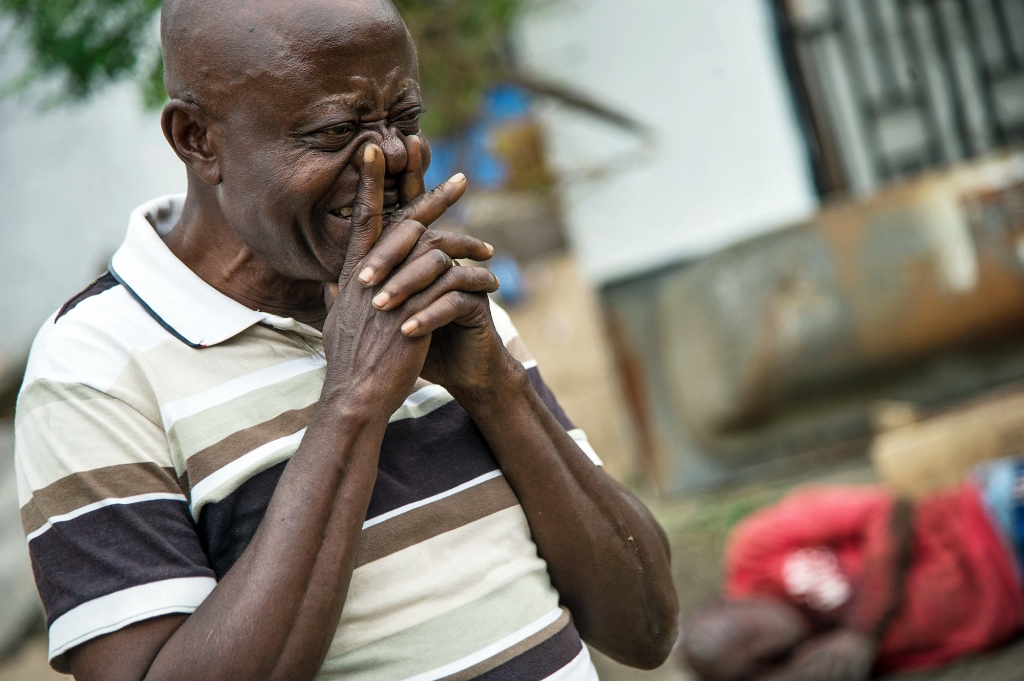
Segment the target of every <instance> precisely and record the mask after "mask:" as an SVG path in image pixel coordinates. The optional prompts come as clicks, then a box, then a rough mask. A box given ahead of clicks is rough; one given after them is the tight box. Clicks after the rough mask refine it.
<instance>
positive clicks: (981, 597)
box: [726, 484, 1024, 672]
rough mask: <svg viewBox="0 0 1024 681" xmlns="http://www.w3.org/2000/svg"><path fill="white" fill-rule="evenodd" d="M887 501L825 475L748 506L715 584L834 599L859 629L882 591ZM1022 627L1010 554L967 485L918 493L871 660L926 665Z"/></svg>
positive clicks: (881, 601)
mask: <svg viewBox="0 0 1024 681" xmlns="http://www.w3.org/2000/svg"><path fill="white" fill-rule="evenodd" d="M894 502H895V499H894V498H893V496H892V495H891V494H890V493H888V492H886V491H884V490H882V489H880V488H871V487H861V488H857V487H827V488H819V489H815V490H812V491H807V492H800V493H797V494H793V495H791V496H789V497H787V498H786V499H784V500H783V501H782V502H781V503H779V504H777V505H775V506H772V507H769V508H767V509H763V510H761V511H760V512H758V513H755V514H754V515H753V516H751V517H750V518H747V519H746V520H744V521H743V522H742V523H741V524H740V525H739V526H738V527H737V528H736V530H735V531H734V533H733V535H732V537H731V539H730V544H729V548H728V550H727V552H726V593H727V596H728V597H729V598H732V599H738V598H745V597H751V596H764V597H774V598H780V599H784V600H788V601H790V602H793V603H795V604H797V605H799V606H801V607H804V608H807V609H810V610H812V611H813V610H817V611H819V612H827V611H836V612H840V613H842V619H843V621H844V622H845V623H846V624H847V625H849V626H854V627H855V628H857V627H863V629H862V630H864V631H867V630H869V629H870V627H871V626H872V625H873V623H874V622H877V621H878V618H880V617H881V614H882V612H883V611H884V610H885V608H886V605H887V604H888V603H889V602H890V600H889V594H891V586H892V585H891V581H892V576H893V573H894V570H893V565H894V563H895V556H896V553H897V551H896V547H895V542H894V539H893V536H892V529H891V528H892V525H891V517H892V508H893V504H894ZM844 608H845V611H844V610H843V609H844ZM1022 628H1024V594H1022V591H1021V586H1020V583H1019V582H1018V580H1017V575H1016V568H1015V564H1014V562H1013V559H1012V558H1011V556H1010V554H1009V553H1008V551H1007V549H1006V547H1005V545H1004V542H1003V540H1002V539H1001V538H1000V536H999V535H998V534H997V533H996V530H994V529H993V526H992V523H991V521H990V520H989V518H988V516H987V514H986V512H985V511H984V510H983V508H982V505H981V499H980V497H979V494H978V492H977V490H976V489H975V487H974V486H973V485H970V484H967V485H963V486H961V487H959V488H956V489H955V490H953V491H951V492H948V493H943V494H940V495H937V496H933V497H931V498H929V499H927V500H926V501H923V502H921V503H919V504H918V505H917V507H916V508H915V511H914V541H913V545H912V558H911V565H910V568H909V570H908V572H907V575H906V582H905V585H904V591H903V598H902V600H901V601H900V606H899V610H898V611H897V614H896V616H895V618H894V619H893V620H892V623H891V625H890V626H889V627H888V629H886V633H885V635H884V637H883V640H882V645H881V647H880V651H879V657H878V661H877V665H878V669H879V670H880V671H882V672H890V671H897V670H906V669H922V668H925V667H931V666H935V665H938V664H942V663H944V662H948V661H950V660H953V659H955V658H957V657H960V656H962V655H965V654H968V653H975V652H979V651H981V650H985V649H986V648H990V647H992V646H995V645H998V644H1000V643H1002V642H1004V641H1006V640H1007V639H1008V638H1009V637H1011V636H1012V635H1013V634H1015V633H1017V632H1018V631H1020V630H1021V629H1022Z"/></svg>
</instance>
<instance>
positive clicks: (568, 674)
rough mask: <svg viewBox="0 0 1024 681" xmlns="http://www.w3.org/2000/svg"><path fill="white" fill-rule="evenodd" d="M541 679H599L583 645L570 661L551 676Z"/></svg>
mask: <svg viewBox="0 0 1024 681" xmlns="http://www.w3.org/2000/svg"><path fill="white" fill-rule="evenodd" d="M543 681H600V680H599V679H598V678H597V670H596V669H594V663H593V662H591V660H590V651H589V650H587V646H583V650H581V651H580V654H579V655H577V656H576V657H574V658H573V660H572V662H570V663H569V664H567V665H565V666H564V667H562V668H561V669H559V670H558V671H557V672H555V673H554V674H552V675H551V676H548V677H545V678H544V679H543Z"/></svg>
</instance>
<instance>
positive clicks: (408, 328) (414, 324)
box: [402, 319, 420, 336]
mask: <svg viewBox="0 0 1024 681" xmlns="http://www.w3.org/2000/svg"><path fill="white" fill-rule="evenodd" d="M418 328H420V323H419V322H418V321H416V320H415V319H410V320H409V321H407V322H406V323H405V324H402V333H404V334H405V335H406V336H408V335H409V334H410V333H412V332H413V331H415V330H416V329H418Z"/></svg>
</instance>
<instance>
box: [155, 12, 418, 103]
mask: <svg viewBox="0 0 1024 681" xmlns="http://www.w3.org/2000/svg"><path fill="white" fill-rule="evenodd" d="M160 42H161V48H162V50H163V59H164V86H165V87H166V89H167V93H168V94H169V95H170V96H171V98H173V99H181V100H184V101H187V102H191V103H194V104H197V105H200V106H202V107H204V108H205V109H207V110H208V111H211V112H217V111H221V110H223V108H224V107H225V106H228V105H229V104H230V103H232V102H236V101H237V100H238V97H239V95H241V94H244V93H246V92H247V91H252V90H253V89H256V90H259V89H261V86H263V87H265V86H266V84H267V82H268V81H280V80H288V79H307V80H308V79H310V78H311V77H315V75H316V74H315V71H316V70H317V68H318V67H322V65H323V60H322V59H318V56H323V55H324V54H330V53H333V54H334V55H335V56H337V55H338V54H345V53H352V54H357V53H360V52H362V53H367V52H370V53H372V52H376V51H379V50H387V49H394V46H395V44H396V43H399V44H401V45H402V46H403V47H404V48H405V49H407V50H408V51H409V52H411V54H412V55H413V59H415V50H414V48H413V47H412V41H411V38H410V37H409V33H408V31H407V30H406V28H405V24H404V23H403V22H402V18H401V16H400V15H399V14H398V10H397V9H395V6H394V5H393V4H392V3H391V1H390V0H293V1H289V2H281V1H280V0H165V2H164V3H163V10H162V13H161V17H160Z"/></svg>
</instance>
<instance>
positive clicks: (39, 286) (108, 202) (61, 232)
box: [0, 50, 185, 373]
mask: <svg viewBox="0 0 1024 681" xmlns="http://www.w3.org/2000/svg"><path fill="white" fill-rule="evenodd" d="M11 61H13V60H12V59H11V54H10V52H9V51H8V50H4V51H3V53H2V54H0V77H3V76H6V75H8V74H10V73H11V72H12V70H13V67H12V64H11ZM4 79H5V78H4ZM183 191H185V171H184V166H182V164H181V162H180V161H179V160H178V158H177V157H176V156H175V155H174V154H173V152H172V151H171V149H170V147H169V146H168V145H167V142H166V141H165V140H164V137H163V133H162V132H161V131H160V125H159V118H158V114H156V113H153V112H145V111H143V110H142V108H141V106H140V98H139V94H138V91H137V90H136V89H135V87H134V85H133V84H131V83H128V84H124V85H119V86H116V87H113V88H110V89H108V90H106V91H104V92H103V93H102V94H101V95H100V96H98V97H96V98H95V99H94V100H92V101H90V102H87V103H85V104H81V105H75V106H71V107H63V108H58V109H50V110H43V109H42V108H41V107H40V106H39V105H38V103H37V102H36V101H34V100H33V99H29V98H26V97H13V98H8V99H2V100H0V319H3V320H4V333H2V334H0V373H2V371H3V366H4V365H5V364H6V363H11V362H16V361H18V360H19V359H20V358H21V357H22V355H23V353H25V352H27V351H28V346H29V344H30V343H31V341H32V338H33V336H34V335H35V332H36V330H37V329H38V328H39V325H40V324H41V323H42V322H43V321H44V320H45V319H46V317H47V316H49V314H50V313H51V312H53V311H54V310H55V309H57V308H58V307H59V306H60V305H62V304H63V303H64V301H65V300H67V299H68V298H70V297H71V296H73V295H74V294H75V293H77V292H78V291H79V290H81V289H82V288H83V287H84V286H85V285H86V284H88V283H89V282H90V281H92V280H93V279H94V278H95V277H96V276H97V275H98V274H100V273H101V272H103V270H104V269H105V268H106V263H107V260H108V259H109V258H110V256H111V255H112V254H113V252H114V250H115V249H116V248H117V246H118V245H119V244H120V243H121V240H122V239H124V235H125V232H126V231H127V228H128V214H129V213H130V212H131V210H132V209H133V208H135V207H136V206H137V205H139V204H141V203H143V202H145V201H146V200H148V199H152V198H154V197H156V196H159V195H161V194H167V193H171V192H183Z"/></svg>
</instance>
